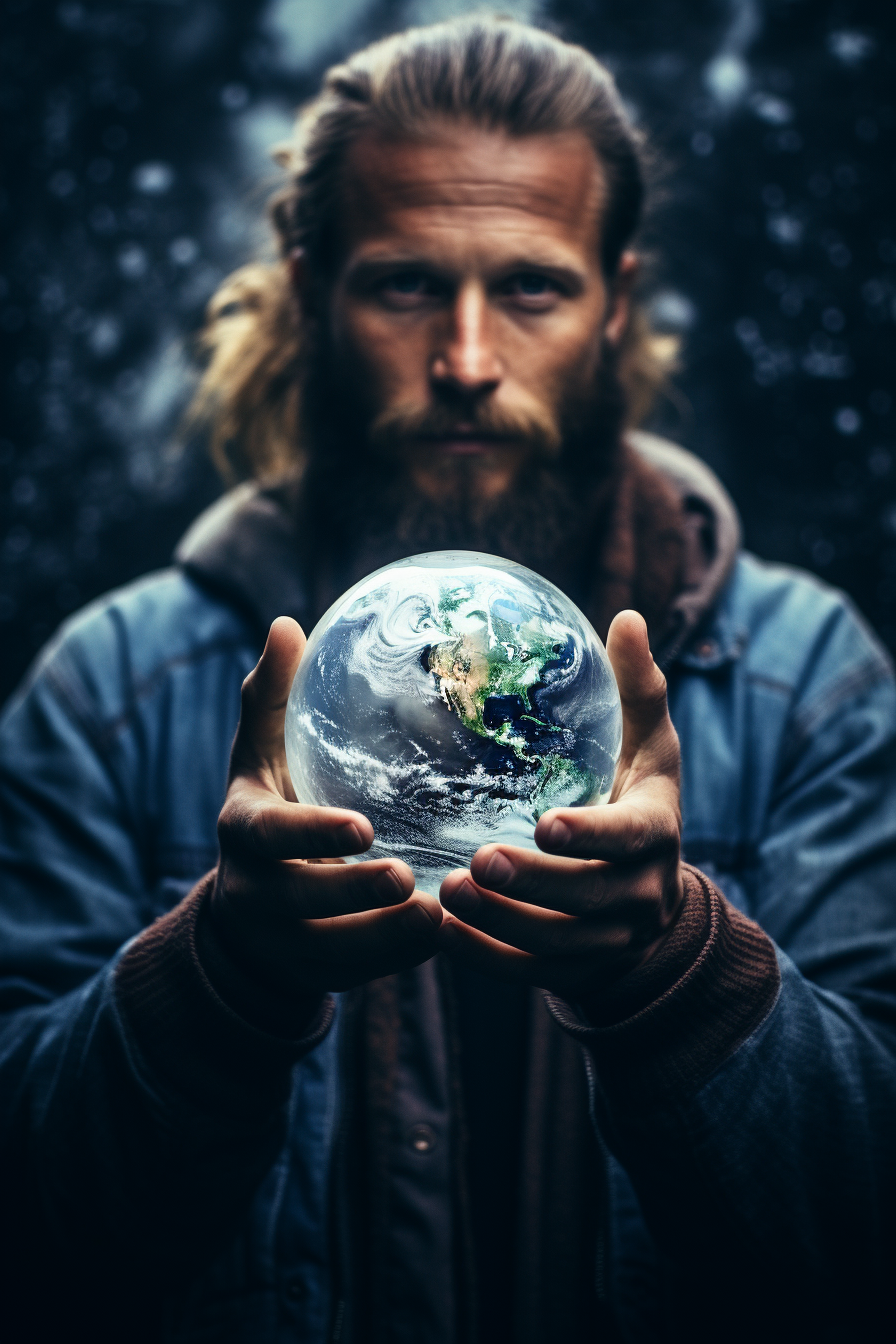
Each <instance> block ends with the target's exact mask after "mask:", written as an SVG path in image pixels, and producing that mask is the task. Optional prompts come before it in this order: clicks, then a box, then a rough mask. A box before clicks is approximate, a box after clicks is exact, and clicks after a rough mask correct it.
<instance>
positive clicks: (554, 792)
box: [286, 551, 622, 895]
mask: <svg viewBox="0 0 896 1344" xmlns="http://www.w3.org/2000/svg"><path fill="white" fill-rule="evenodd" d="M621 738H622V713H621V708H620V703H619V694H618V691H617V689H616V681H615V679H614V677H613V672H612V669H611V667H610V663H609V660H608V658H607V655H606V651H605V650H604V646H603V644H602V643H601V641H600V640H599V638H598V637H597V635H596V634H595V632H594V630H593V629H592V627H591V625H590V624H589V623H588V621H587V619H586V618H585V617H584V616H583V615H582V613H581V611H579V609H578V607H576V606H575V605H574V604H573V603H572V602H571V601H570V600H569V598H568V597H566V596H565V595H564V594H563V593H562V592H561V591H560V589H559V588H556V587H555V586H554V585H553V584H552V583H549V582H548V581H547V580H546V579H543V578H541V577H540V576H539V575H538V574H535V573H533V571H532V570H530V569H526V568H524V567H523V566H522V565H518V564H515V563H514V562H513V561H510V560H502V559H499V558H498V557H497V556H493V555H481V554H479V553H477V552H474V551H433V552H430V553H428V554H425V555H414V556H411V557H410V558H409V559H407V560H399V561H397V562H395V563H394V564H391V565H387V566H386V567H385V568H384V569H379V570H377V571H376V572H375V573H374V574H370V575H369V576H368V577H367V578H366V579H362V580H361V582H360V583H356V584H355V585H354V587H353V588H350V589H349V590H348V592H347V593H345V594H344V595H343V596H342V597H340V598H339V600H338V601H337V602H334V604H333V606H332V607H330V609H329V611H328V612H326V614H325V615H324V616H323V617H322V618H321V619H320V621H319V622H318V623H317V625H316V626H315V627H314V630H313V631H312V633H311V635H310V637H309V639H308V644H307V646H306V648H305V653H304V655H303V657H302V661H301V663H300V665H299V669H298V671H297V673H296V676H295V680H294V681H293V685H292V690H291V692H290V696H289V702H288V705H287V710H286V758H287V763H288V765H289V773H290V776H291V778H292V783H293V787H294V789H295V792H296V797H297V798H298V800H299V802H303V803H313V804H317V805H326V806H333V807H348V808H352V809H354V810H356V811H358V812H362V813H363V814H364V815H365V816H366V817H368V818H369V820H370V822H371V824H372V826H373V829H374V842H373V846H372V847H371V849H370V850H368V851H367V853H366V854H363V855H359V856H357V857H358V858H359V859H362V860H363V859H371V858H381V857H384V856H390V855H391V856H395V857H396V858H400V859H404V861H405V862H406V863H408V864H409V865H410V867H411V868H412V869H413V872H414V876H415V878H416V882H417V886H418V887H419V888H421V889H422V890H424V891H430V892H432V893H433V894H434V895H435V894H437V893H438V889H439V886H440V884H441V881H442V878H443V877H444V876H445V874H446V873H448V872H450V871H451V869H452V868H458V867H467V866H469V863H470V860H471V859H472V857H473V855H474V854H475V853H476V850H477V849H478V848H479V847H480V846H481V845H485V844H488V843H490V842H491V841H496V840H498V841H502V842H504V843H506V844H511V845H521V846H523V847H525V848H527V849H535V848H536V845H535V838H534V833H535V824H536V822H537V820H538V818H539V817H540V816H541V815H542V813H543V812H546V811H548V809H549V808H552V807H575V806H580V805H584V804H593V803H602V802H605V801H606V800H607V798H608V796H609V792H610V788H611V786H612V781H613V773H614V770H615V768H616V761H617V759H618V756H619V748H620V743H621Z"/></svg>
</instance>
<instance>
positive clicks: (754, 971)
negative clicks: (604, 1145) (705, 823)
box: [545, 864, 780, 1108]
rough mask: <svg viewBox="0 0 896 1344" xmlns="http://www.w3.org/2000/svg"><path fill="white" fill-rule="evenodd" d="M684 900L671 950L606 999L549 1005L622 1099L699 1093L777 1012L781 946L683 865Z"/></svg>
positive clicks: (656, 1100)
mask: <svg viewBox="0 0 896 1344" xmlns="http://www.w3.org/2000/svg"><path fill="white" fill-rule="evenodd" d="M682 867H683V871H684V881H685V903H684V908H683V909H682V912H681V914H680V916H679V919H678V921H677V923H676V925H675V928H674V929H673V931H672V933H671V934H670V935H669V938H668V940H667V942H666V944H665V945H664V947H663V948H662V949H660V951H659V952H657V954H656V956H655V957H653V958H651V960H650V961H649V962H648V963H647V965H646V966H644V967H642V968H640V969H639V970H637V971H635V972H633V973H632V974H631V975H629V976H626V977H625V978H624V979H623V980H621V981H620V982H618V983H617V985H615V986H614V987H613V989H612V991H611V992H610V993H608V994H607V995H606V996H605V997H604V998H602V999H597V998H595V999H592V1000H589V1001H588V1004H587V1007H585V1006H584V1005H577V1006H576V1007H573V1006H572V1005H571V1004H569V1003H567V1002H565V1000H563V999H560V998H558V997H557V996H556V995H554V994H546V995H545V998H546V1001H547V1006H548V1009H549V1011H550V1013H551V1014H552V1016H553V1017H554V1018H555V1020H556V1021H557V1022H558V1023H559V1025H560V1026H561V1027H563V1028H564V1030H565V1031H567V1032H569V1034H570V1035H572V1036H574V1037H575V1038H576V1039H577V1040H579V1041H581V1042H582V1044H583V1045H585V1046H586V1047H587V1049H588V1050H589V1052H590V1054H591V1056H592V1058H593V1059H594V1062H595V1064H596V1066H597V1070H598V1074H599V1077H600V1080H601V1084H602V1087H603V1089H604V1092H605V1093H606V1094H607V1096H608V1099H611V1100H612V1101H614V1102H615V1103H616V1104H617V1105H622V1106H624V1107H626V1108H628V1107H638V1108H640V1107H643V1106H654V1105H668V1104H674V1103H676V1102H678V1101H683V1100H685V1099H687V1098H688V1097H690V1096H692V1095H693V1094H694V1093H695V1092H696V1091H698V1090H699V1088H700V1087H701V1086H702V1084H703V1083H704V1082H706V1080H707V1079H708V1078H709V1077H710V1076H711V1075H712V1074H713V1073H715V1071H716V1069H718V1068H719V1067H720V1066H721V1065H722V1064H723V1063H724V1062H725V1060H727V1059H728V1058H729V1057H730V1056H731V1055H732V1054H733V1053H734V1051H735V1050H736V1049H737V1047H738V1046H739V1045H740V1044H741V1043H742V1042H743V1041H745V1040H746V1038H747V1037H748V1036H749V1035H751V1034H752V1032H753V1031H755V1030H756V1028H757V1027H758V1026H759V1024H760V1023H761V1022H762V1021H763V1019H764V1018H765V1017H766V1016H767V1014H768V1012H769V1011H770V1009H771V1007H772V1005H773V1003H774V1002H775V999H776V997H777V993H778V987H779V984H780V972H779V970H778V960H777V956H776V954H775V945H774V943H773V942H772V940H771V939H770V938H769V937H768V935H767V934H765V933H764V932H763V931H762V929H761V928H760V927H759V925H758V924H755V923H754V922H753V920H751V919H748V918H747V917H746V915H743V914H741V912H740V911H739V910H737V909H735V907H734V906H733V905H731V904H730V902H729V901H727V900H726V899H725V897H724V896H723V895H722V894H721V892H720V891H718V889H717V888H716V887H715V886H713V884H712V883H711V882H710V881H709V879H708V878H707V877H705V876H704V874H703V873H701V872H699V871H698V870H697V869H696V868H691V867H690V866H689V865H687V864H684V865H682Z"/></svg>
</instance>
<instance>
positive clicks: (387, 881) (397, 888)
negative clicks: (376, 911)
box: [376, 868, 404, 901]
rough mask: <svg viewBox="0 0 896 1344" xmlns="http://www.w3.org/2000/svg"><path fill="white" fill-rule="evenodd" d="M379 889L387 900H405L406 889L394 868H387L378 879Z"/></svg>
mask: <svg viewBox="0 0 896 1344" xmlns="http://www.w3.org/2000/svg"><path fill="white" fill-rule="evenodd" d="M376 885H377V889H378V890H379V892H380V894H381V895H382V896H383V897H384V898H385V899H386V900H393V901H394V900H403V899H404V887H403V886H402V885H401V879H400V878H399V876H398V874H397V873H396V871H395V869H394V868H386V869H384V871H383V872H381V873H380V874H379V876H378V878H377V882H376Z"/></svg>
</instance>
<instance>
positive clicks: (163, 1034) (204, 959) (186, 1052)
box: [115, 872, 335, 1118]
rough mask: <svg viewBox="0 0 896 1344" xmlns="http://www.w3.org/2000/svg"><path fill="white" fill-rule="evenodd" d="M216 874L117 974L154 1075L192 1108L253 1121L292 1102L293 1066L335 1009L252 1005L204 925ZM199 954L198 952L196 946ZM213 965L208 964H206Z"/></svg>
mask: <svg viewBox="0 0 896 1344" xmlns="http://www.w3.org/2000/svg"><path fill="white" fill-rule="evenodd" d="M214 876H215V875H214V872H211V873H208V874H206V876H205V877H204V878H202V880H201V881H200V882H199V883H198V884H197V885H196V886H195V887H194V888H193V890H192V891H191V892H190V893H189V895H188V896H185V897H184V899H183V900H182V901H181V902H180V904H179V905H177V906H175V907H174V909H173V910H171V911H169V913H168V914H167V915H163V916H162V918H161V919H157V920H156V922H155V923H154V924H151V925H150V926H149V928H147V929H145V930H144V932H143V933H142V934H141V935H140V936H139V937H138V938H136V939H135V940H134V942H133V943H131V945H130V947H129V948H128V949H127V951H126V952H125V953H124V955H123V957H122V958H121V960H120V962H119V963H118V966H117V967H116V970H115V992H116V996H117V999H118V1003H119V1005H120V1008H121V1011H122V1014H123V1016H124V1018H125V1020H126V1022H127V1024H128V1026H129V1028H130V1030H131V1031H132V1033H133V1035H134V1038H135V1040H136V1042H137V1044H138V1045H139V1047H140V1049H141V1051H142V1053H143V1055H144V1056H145V1058H146V1059H147V1060H148V1061H149V1062H150V1064H151V1065H152V1067H153V1068H154V1069H155V1070H156V1071H157V1072H158V1074H159V1075H160V1076H161V1077H162V1078H164V1079H165V1080H166V1081H167V1082H168V1083H169V1084H170V1085H172V1086H174V1088H175V1089H176V1090H177V1091H178V1092H179V1093H180V1094H181V1095H186V1096H187V1097H188V1098H189V1099H190V1100H191V1101H192V1102H194V1103H196V1104H199V1105H202V1106H204V1107H209V1108H215V1109H218V1110H220V1109H221V1108H225V1109H226V1110H227V1111H229V1112H231V1113H233V1114H234V1115H235V1116H238V1117H241V1118H248V1117H250V1116H252V1115H257V1114H258V1113H261V1112H267V1111H269V1110H270V1109H271V1108H272V1107H275V1106H278V1105H280V1104H281V1103H282V1102H283V1101H284V1100H285V1099H286V1097H287V1096H288V1093H289V1084H290V1072H291V1069H292V1066H293V1064H295V1063H296V1061H297V1060H299V1059H301V1058H302V1056H303V1055H306V1054H307V1053H308V1052H309V1051H310V1050H313V1049H314V1047H315V1046H316V1045H318V1044H319V1043H320V1042H321V1041H322V1040H323V1038H324V1036H326V1034H327V1032H328V1030H329V1029H330V1026H331V1025H332V1022H333V1017H334V1014H335V1003H334V1001H333V999H332V998H331V997H330V996H327V997H325V998H323V999H314V1000H311V999H309V1000H306V1001H304V1002H298V1003H295V1002H291V1003H289V1004H284V1005H283V1011H282V1012H281V1014H280V1016H279V1019H278V1018H277V1016H276V1013H275V1011H274V1008H275V1005H273V1004H272V1001H271V998H270V996H269V995H267V994H265V993H263V991H261V990H259V991H258V996H257V999H255V1000H253V998H252V996H251V994H250V992H249V989H248V986H247V982H246V980H245V977H244V976H243V975H242V973H241V972H240V971H239V970H238V969H237V968H236V967H232V966H230V965H229V964H228V960H227V956H226V953H225V952H224V950H223V949H222V948H221V947H220V946H219V945H218V944H217V942H216V940H215V938H214V934H213V933H212V932H211V931H210V930H209V929H208V928H207V921H206V918H205V915H206V906H207V902H208V898H209V896H210V895H211V890H212V884H213V882H214ZM200 948H201V952H200V950H199V949H200ZM206 963H207V964H206Z"/></svg>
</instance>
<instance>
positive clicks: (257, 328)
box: [190, 17, 677, 479]
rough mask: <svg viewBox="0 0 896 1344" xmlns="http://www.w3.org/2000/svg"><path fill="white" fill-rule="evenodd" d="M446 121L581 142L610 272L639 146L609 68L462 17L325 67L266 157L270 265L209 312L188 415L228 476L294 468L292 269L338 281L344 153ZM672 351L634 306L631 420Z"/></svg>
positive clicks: (637, 204) (637, 211)
mask: <svg viewBox="0 0 896 1344" xmlns="http://www.w3.org/2000/svg"><path fill="white" fill-rule="evenodd" d="M451 119H454V120H464V121H466V122H468V123H472V124H474V125H477V126H481V127H483V128H486V129H496V130H502V131H504V132H506V133H507V134H510V135H517V136H522V135H537V134H544V133H551V132H557V131H568V130H578V131H582V132H584V133H585V134H586V135H587V136H588V138H589V140H590V142H591V144H592V146H593V148H594V151H595V153H596V155H597V156H598V158H599V160H600V162H601V165H602V167H603V171H604V174H605V177H606V181H607V186H608V192H607V200H606V202H605V203H604V206H603V218H602V220H601V264H602V267H603V270H604V272H605V274H606V275H607V277H608V278H612V277H613V276H615V274H616V271H617V268H618V265H619V259H620V257H621V255H622V252H623V250H624V249H625V248H626V247H627V246H628V244H629V243H630V242H631V240H632V238H633V236H634V234H635V232H636V230H637V228H638V225H639V223H640V220H641V213H642V210H643V204H644V193H645V186H644V171H643V159H642V143H641V137H640V135H639V133H638V132H637V131H636V130H635V128H634V127H633V125H632V123H631V121H630V119H629V118H628V116H627V114H626V112H625V110H624V108H623V106H622V102H621V100H620V97H619V94H618V91H617V89H616V86H615V84H614V82H613V78H612V76H611V75H610V73H609V71H608V70H606V69H605V67H604V66H602V65H601V64H600V63H599V62H598V61H597V60H595V58H594V57H593V56H591V55H590V53H589V52H587V51H585V50H584V48H582V47H578V46H573V45H572V44H570V43H567V42H563V41H561V40H560V39H559V38H556V37H554V36H553V35H551V34H549V33H545V32H542V31H541V30H539V29H537V28H532V27H530V26H529V25H527V24H522V23H519V22H516V21H515V20H512V19H504V18H488V17H474V18H470V17H467V18H461V19H456V20H452V21H450V22H447V23H440V24H432V25H430V26H429V27H426V28H416V29H410V30H409V31H407V32H405V33H399V34H396V35H394V36H392V37H389V38H386V39H385V40H383V41H381V42H376V43H374V44H373V45H372V46H369V47H367V48H365V49H364V50H363V51H360V52H357V53H356V54H355V55H353V56H352V57H350V58H349V60H348V61H346V62H345V63H343V64H340V65H335V66H333V67H332V68H331V69H330V70H328V71H327V73H326V75H325V76H324V80H323V85H322V88H321V91H320V93H319V94H318V95H317V97H316V98H314V99H313V100H312V101H311V102H310V103H309V104H307V105H306V107H305V108H304V109H302V111H301V113H300V115H299V117H298V119H297V121H296V127H295V133H294V137H293V139H292V141H291V142H290V143H289V144H288V145H285V146H281V147H279V148H278V149H277V150H276V151H275V157H276V158H277V160H278V162H279V163H280V164H281V166H282V167H283V168H284V169H285V170H286V172H287V174H288V179H287V183H286V185H285V186H284V187H283V188H282V189H281V190H280V191H279V192H278V193H277V195H276V196H275V197H274V199H273V201H272V203H271V209H270V215H271V220H272V223H273V225H274V230H275V233H276V238H277V244H278V250H279V254H280V259H279V260H278V261H276V262H273V263H270V264H263V263H260V262H257V263H254V264H252V265H249V266H245V267H243V268H242V269H241V270H238V271H236V272H235V273H234V274H233V275H231V276H230V277H228V279H227V280H225V281H224V282H223V284H222V285H221V286H220V288H219V289H218V291H217V293H216V294H215V295H214V297H213V298H212V300H211V303H210V304H209V308H208V315H207V323H206V327H205V330H204V332H203V336H202V344H203V347H204V350H205V352H206V354H207V356H208V362H207V365H206V368H205V372H204V374H203V377H202V380H201V382H200V384H199V388H198V391H197V394H196V397H195V398H194V401H193V405H192V407H191V410H190V418H191V420H192V422H193V423H196V422H203V423H205V424H207V425H208V428H209V433H210V443H211V449H212V453H213V455H214V457H215V460H216V461H217V463H218V465H219V466H220V467H221V469H222V470H223V471H224V473H225V475H227V476H229V477H231V478H233V477H237V478H242V477H249V476H254V477H256V478H258V479H265V478H268V477H271V476H275V475H278V474H280V473H282V472H283V471H284V470H285V469H288V468H289V467H291V466H294V465H295V464H296V463H297V462H298V461H299V460H300V455H301V450H300V428H301V382H302V372H303V345H304V342H303V332H302V324H301V321H300V317H299V312H298V307H297V304H296V302H295V298H294V294H293V290H292V285H291V279H290V273H289V264H288V263H289V258H290V256H291V254H293V253H294V252H295V251H297V250H300V251H301V252H302V253H303V255H304V259H305V264H306V268H307V270H308V272H309V274H310V275H312V276H313V277H314V278H315V281H316V283H317V284H318V285H319V286H320V287H321V288H325V286H326V283H327V281H328V280H329V278H330V277H331V276H332V274H333V271H334V268H335V266H336V264H337V262H338V251H339V228H338V219H339V209H340V191H339V187H340V183H341V173H342V167H343V164H344V161H345V157H346V152H347V150H348V148H349V147H350V146H351V145H352V144H353V143H354V142H355V141H356V140H357V139H358V138H359V136H361V135H362V134H364V133H365V132H367V131H370V130H371V129H377V130H380V131H381V132H384V133H386V134H389V135H392V136H395V137H404V138H407V137H409V136H419V135H421V134H425V132H426V128H427V125H430V126H431V125H432V123H433V122H434V121H436V120H442V121H444V120H451ZM676 355H677V343H676V341H675V338H670V337H668V336H660V335H658V334H657V333H655V332H653V331H652V330H651V329H650V326H649V323H648V321H647V319H646V316H645V315H644V313H643V312H642V311H640V310H638V309H636V310H635V312H634V314H633V317H632V321H631V322H630V324H629V328H628V331H627V333H626V335H625V337H624V339H623V344H622V348H621V350H620V353H619V365H618V372H619V377H620V380H621V382H622V385H623V389H624V392H625V394H626V398H627V406H628V421H629V423H630V424H637V423H640V422H641V420H643V418H644V417H645V416H646V415H647V413H648V412H649V410H650V408H651V406H652V405H653V402H654V400H655V398H656V395H657V393H658V391H659V390H660V389H661V388H662V387H663V386H664V384H665V383H666V380H667V378H668V375H669V373H670V371H671V369H672V368H673V367H674V365H675V361H676Z"/></svg>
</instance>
